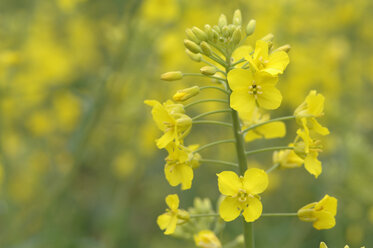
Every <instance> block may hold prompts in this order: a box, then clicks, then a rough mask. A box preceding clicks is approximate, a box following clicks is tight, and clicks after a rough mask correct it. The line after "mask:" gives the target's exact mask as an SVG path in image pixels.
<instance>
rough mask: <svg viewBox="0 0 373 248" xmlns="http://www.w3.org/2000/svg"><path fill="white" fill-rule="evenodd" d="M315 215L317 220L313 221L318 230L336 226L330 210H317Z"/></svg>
mask: <svg viewBox="0 0 373 248" xmlns="http://www.w3.org/2000/svg"><path fill="white" fill-rule="evenodd" d="M315 217H316V218H317V220H316V221H315V222H313V227H314V228H316V229H317V230H322V229H330V228H333V227H334V226H335V218H334V216H333V215H332V214H330V213H329V212H326V211H321V212H315Z"/></svg>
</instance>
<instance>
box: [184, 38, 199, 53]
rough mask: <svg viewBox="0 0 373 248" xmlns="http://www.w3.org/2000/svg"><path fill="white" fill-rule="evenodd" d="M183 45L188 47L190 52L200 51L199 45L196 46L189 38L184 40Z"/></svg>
mask: <svg viewBox="0 0 373 248" xmlns="http://www.w3.org/2000/svg"><path fill="white" fill-rule="evenodd" d="M184 45H185V47H186V48H188V49H189V50H190V51H191V52H192V53H201V52H202V50H201V47H200V46H198V45H197V44H196V43H195V42H193V41H191V40H184Z"/></svg>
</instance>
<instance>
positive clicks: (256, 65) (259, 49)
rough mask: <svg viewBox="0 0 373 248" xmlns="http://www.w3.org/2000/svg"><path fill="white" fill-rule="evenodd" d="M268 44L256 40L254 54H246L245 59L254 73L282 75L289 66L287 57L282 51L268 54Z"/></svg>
mask: <svg viewBox="0 0 373 248" xmlns="http://www.w3.org/2000/svg"><path fill="white" fill-rule="evenodd" d="M268 50H269V46H268V42H266V41H263V40H258V41H257V42H256V45H255V51H254V54H253V55H252V56H251V55H250V54H246V56H245V59H246V60H247V61H249V63H250V66H251V68H252V69H253V70H254V71H264V72H267V73H269V74H271V75H272V76H277V75H278V74H282V73H283V72H284V70H285V68H286V66H287V65H288V64H289V56H288V54H287V53H286V52H284V51H275V52H273V53H271V54H268Z"/></svg>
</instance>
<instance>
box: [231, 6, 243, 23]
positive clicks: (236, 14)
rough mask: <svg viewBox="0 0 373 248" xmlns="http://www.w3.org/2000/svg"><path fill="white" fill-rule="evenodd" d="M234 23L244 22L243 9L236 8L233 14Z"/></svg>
mask: <svg viewBox="0 0 373 248" xmlns="http://www.w3.org/2000/svg"><path fill="white" fill-rule="evenodd" d="M232 23H233V24H234V25H237V26H240V25H241V24H242V15H241V10H239V9H236V11H235V12H234V14H233V22H232Z"/></svg>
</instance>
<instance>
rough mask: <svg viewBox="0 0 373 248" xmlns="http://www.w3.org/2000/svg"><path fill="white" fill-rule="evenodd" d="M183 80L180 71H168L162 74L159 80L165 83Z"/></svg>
mask: <svg viewBox="0 0 373 248" xmlns="http://www.w3.org/2000/svg"><path fill="white" fill-rule="evenodd" d="M182 78H183V73H182V72H181V71H170V72H166V73H163V74H162V75H161V79H162V80H165V81H175V80H179V79H182Z"/></svg>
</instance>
